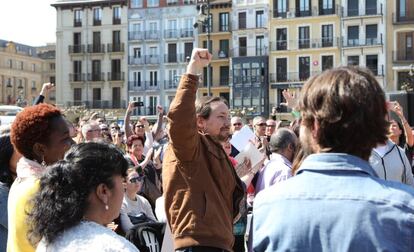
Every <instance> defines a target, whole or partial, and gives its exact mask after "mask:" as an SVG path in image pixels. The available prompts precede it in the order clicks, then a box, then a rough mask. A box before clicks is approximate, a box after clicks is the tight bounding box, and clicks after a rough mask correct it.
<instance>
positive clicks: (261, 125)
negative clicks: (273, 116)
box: [256, 123, 267, 127]
mask: <svg viewBox="0 0 414 252" xmlns="http://www.w3.org/2000/svg"><path fill="white" fill-rule="evenodd" d="M256 126H260V127H264V126H267V125H266V123H259V124H256Z"/></svg>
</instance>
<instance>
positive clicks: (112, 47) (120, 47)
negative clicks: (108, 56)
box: [108, 43, 125, 53]
mask: <svg viewBox="0 0 414 252" xmlns="http://www.w3.org/2000/svg"><path fill="white" fill-rule="evenodd" d="M124 50H125V48H124V43H117V44H108V52H109V53H111V52H124Z"/></svg>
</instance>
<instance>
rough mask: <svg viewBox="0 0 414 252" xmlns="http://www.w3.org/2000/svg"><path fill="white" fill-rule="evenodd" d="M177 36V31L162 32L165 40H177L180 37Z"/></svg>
mask: <svg viewBox="0 0 414 252" xmlns="http://www.w3.org/2000/svg"><path fill="white" fill-rule="evenodd" d="M178 34H179V33H178V30H177V29H167V30H164V38H165V39H172V38H179V37H180V36H179V35H178Z"/></svg>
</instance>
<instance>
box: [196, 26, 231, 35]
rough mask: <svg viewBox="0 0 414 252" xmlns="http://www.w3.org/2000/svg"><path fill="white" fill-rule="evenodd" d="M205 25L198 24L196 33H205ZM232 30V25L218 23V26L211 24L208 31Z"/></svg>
mask: <svg viewBox="0 0 414 252" xmlns="http://www.w3.org/2000/svg"><path fill="white" fill-rule="evenodd" d="M207 30H208V29H207V27H204V25H199V26H198V33H199V34H205V33H207ZM231 31H233V29H232V27H231V26H230V25H229V24H226V25H219V26H213V27H210V33H220V32H226V33H227V32H231Z"/></svg>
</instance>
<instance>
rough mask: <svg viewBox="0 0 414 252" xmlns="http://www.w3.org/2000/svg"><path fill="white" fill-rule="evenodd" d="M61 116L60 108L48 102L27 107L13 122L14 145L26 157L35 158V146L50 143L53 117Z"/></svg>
mask: <svg viewBox="0 0 414 252" xmlns="http://www.w3.org/2000/svg"><path fill="white" fill-rule="evenodd" d="M61 116H62V113H61V112H60V110H59V109H58V108H56V107H54V106H52V105H49V104H46V103H41V104H38V105H35V106H30V107H27V108H25V109H24V110H23V111H22V112H20V113H18V114H17V116H16V118H15V120H14V122H13V124H12V129H11V134H10V138H11V141H12V143H13V145H14V147H15V148H16V149H17V151H19V152H20V153H21V154H22V155H23V156H24V157H26V158H28V159H34V158H35V154H34V153H33V146H34V145H35V143H42V144H47V143H48V141H49V134H50V133H51V132H52V122H53V119H55V118H58V117H61Z"/></svg>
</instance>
